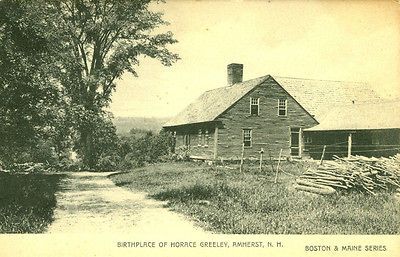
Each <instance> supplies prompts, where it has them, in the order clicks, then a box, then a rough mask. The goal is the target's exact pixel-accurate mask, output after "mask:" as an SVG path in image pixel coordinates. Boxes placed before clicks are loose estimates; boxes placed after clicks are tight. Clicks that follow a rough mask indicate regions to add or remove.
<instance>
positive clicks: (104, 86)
mask: <svg viewBox="0 0 400 257" xmlns="http://www.w3.org/2000/svg"><path fill="white" fill-rule="evenodd" d="M151 2H155V1H150V0H135V1H131V0H125V1H109V0H70V1H68V0H66V1H56V0H54V1H50V2H49V3H48V4H47V5H46V6H45V8H47V9H46V10H47V11H46V12H47V13H52V14H55V15H54V16H51V17H53V19H55V18H56V19H57V20H52V21H50V22H52V24H53V25H54V26H55V29H56V30H55V31H54V34H53V36H54V35H57V39H58V40H59V42H60V46H61V47H62V48H63V49H62V50H61V51H58V52H59V53H60V58H59V63H58V64H59V68H60V70H59V74H58V76H59V78H60V81H61V84H62V85H63V86H64V87H65V89H66V91H67V93H68V95H69V96H70V98H71V101H72V104H73V105H75V106H78V108H79V109H80V111H81V115H83V116H88V117H93V116H96V115H99V116H101V112H102V111H101V110H102V108H104V107H106V106H108V104H109V103H110V101H111V94H112V92H113V91H114V90H115V87H116V84H115V81H116V80H117V79H118V78H120V77H121V76H122V74H123V73H124V72H126V71H127V72H130V73H132V74H134V75H135V76H137V74H136V71H135V66H137V65H138V64H139V58H140V57H141V56H149V57H152V58H156V59H158V60H160V61H161V63H162V64H164V65H171V64H172V63H173V62H175V61H176V60H177V59H178V56H177V55H176V54H173V53H171V52H170V51H169V50H168V49H167V45H169V44H172V43H175V42H176V40H175V39H173V35H172V33H171V32H166V33H155V32H154V31H155V29H156V28H157V27H159V26H161V25H165V24H167V23H166V22H165V21H164V20H163V19H162V14H161V13H156V12H152V11H150V10H149V5H150V3H151ZM157 2H158V1H157ZM78 120H79V119H78ZM96 120H97V119H96V118H94V117H93V119H92V118H90V119H86V120H85V121H84V122H82V123H80V124H79V126H78V128H79V130H78V132H79V138H80V142H81V146H82V153H83V157H84V163H85V164H86V165H87V166H89V167H93V166H94V165H95V162H96V158H97V156H96V152H95V147H96V146H95V145H94V143H95V138H94V137H93V136H94V134H93V131H94V128H95V127H96V126H97V125H96V124H95V121H96Z"/></svg>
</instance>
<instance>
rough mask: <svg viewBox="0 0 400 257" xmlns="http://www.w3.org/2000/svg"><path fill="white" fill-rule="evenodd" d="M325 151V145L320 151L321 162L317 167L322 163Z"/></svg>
mask: <svg viewBox="0 0 400 257" xmlns="http://www.w3.org/2000/svg"><path fill="white" fill-rule="evenodd" d="M325 149H326V145H324V149H322V155H321V162H320V163H319V165H322V162H323V161H324V157H325Z"/></svg>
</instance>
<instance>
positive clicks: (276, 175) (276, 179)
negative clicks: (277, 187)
mask: <svg viewBox="0 0 400 257" xmlns="http://www.w3.org/2000/svg"><path fill="white" fill-rule="evenodd" d="M281 157H282V149H281V151H280V152H279V159H278V165H277V166H276V173H275V181H274V183H276V182H277V181H278V172H279V165H280V164H281Z"/></svg>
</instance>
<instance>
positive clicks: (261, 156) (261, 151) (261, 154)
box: [260, 148, 264, 172]
mask: <svg viewBox="0 0 400 257" xmlns="http://www.w3.org/2000/svg"><path fill="white" fill-rule="evenodd" d="M263 153H264V149H263V148H261V150H260V172H262V162H263Z"/></svg>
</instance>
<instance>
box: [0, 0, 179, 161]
mask: <svg viewBox="0 0 400 257" xmlns="http://www.w3.org/2000/svg"><path fill="white" fill-rule="evenodd" d="M153 2H154V3H158V1H150V0H135V1H128V0H125V1H107V0H98V1H91V0H67V1H24V0H22V1H17V0H4V1H1V2H0V70H1V71H2V72H1V73H0V96H1V99H2V101H0V136H2V137H4V138H6V139H8V141H7V142H6V143H5V144H2V148H1V149H0V154H2V155H5V161H6V160H9V161H10V162H13V161H14V159H15V158H16V156H19V155H20V154H21V153H27V152H30V151H32V150H33V149H32V146H35V145H37V144H38V140H42V139H43V140H45V141H48V142H49V143H50V144H52V145H53V147H54V149H55V151H56V153H57V154H58V155H59V156H60V157H61V156H66V155H67V154H66V150H67V149H68V148H71V142H72V141H73V140H74V139H76V140H79V143H77V144H75V148H76V149H77V151H78V152H79V154H80V155H81V157H82V160H83V162H84V164H85V166H86V167H88V168H91V169H93V168H95V167H96V165H97V161H98V160H99V159H100V158H106V159H105V160H101V161H102V164H101V166H104V165H105V164H106V163H108V164H107V165H106V166H108V165H109V164H111V163H112V162H110V160H111V159H113V158H114V157H112V155H111V154H109V153H108V148H109V146H110V141H109V140H108V139H112V138H114V137H115V129H112V128H111V127H112V126H113V125H111V122H109V118H108V117H106V116H107V115H106V114H105V112H104V108H105V107H107V106H108V105H109V103H110V101H111V95H112V92H113V91H114V90H115V88H116V84H115V81H116V80H117V79H119V78H121V76H122V74H123V73H124V72H131V73H133V74H134V75H137V74H136V70H135V69H136V66H137V65H139V60H140V58H142V57H145V56H148V57H151V58H155V59H158V60H159V61H160V62H161V63H162V64H164V65H171V64H172V63H174V62H175V61H176V60H177V59H178V56H177V55H176V54H173V53H171V52H170V51H169V50H168V48H167V46H168V45H170V44H173V43H175V42H176V40H175V39H173V35H172V33H171V32H166V33H156V32H155V31H156V29H157V28H158V27H160V26H163V25H166V24H167V23H166V22H165V21H164V20H163V19H162V14H161V13H157V12H152V11H151V10H150V4H151V3H153ZM3 100H4V101H3ZM100 126H104V128H100ZM102 133H105V135H100V134H102ZM111 134H114V135H111ZM101 139H107V140H106V142H105V143H103V141H102V140H101ZM4 145H5V146H4ZM101 147H106V148H107V149H105V150H101V149H99V148H101ZM105 152H106V153H105ZM107 156H110V158H109V157H107Z"/></svg>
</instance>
